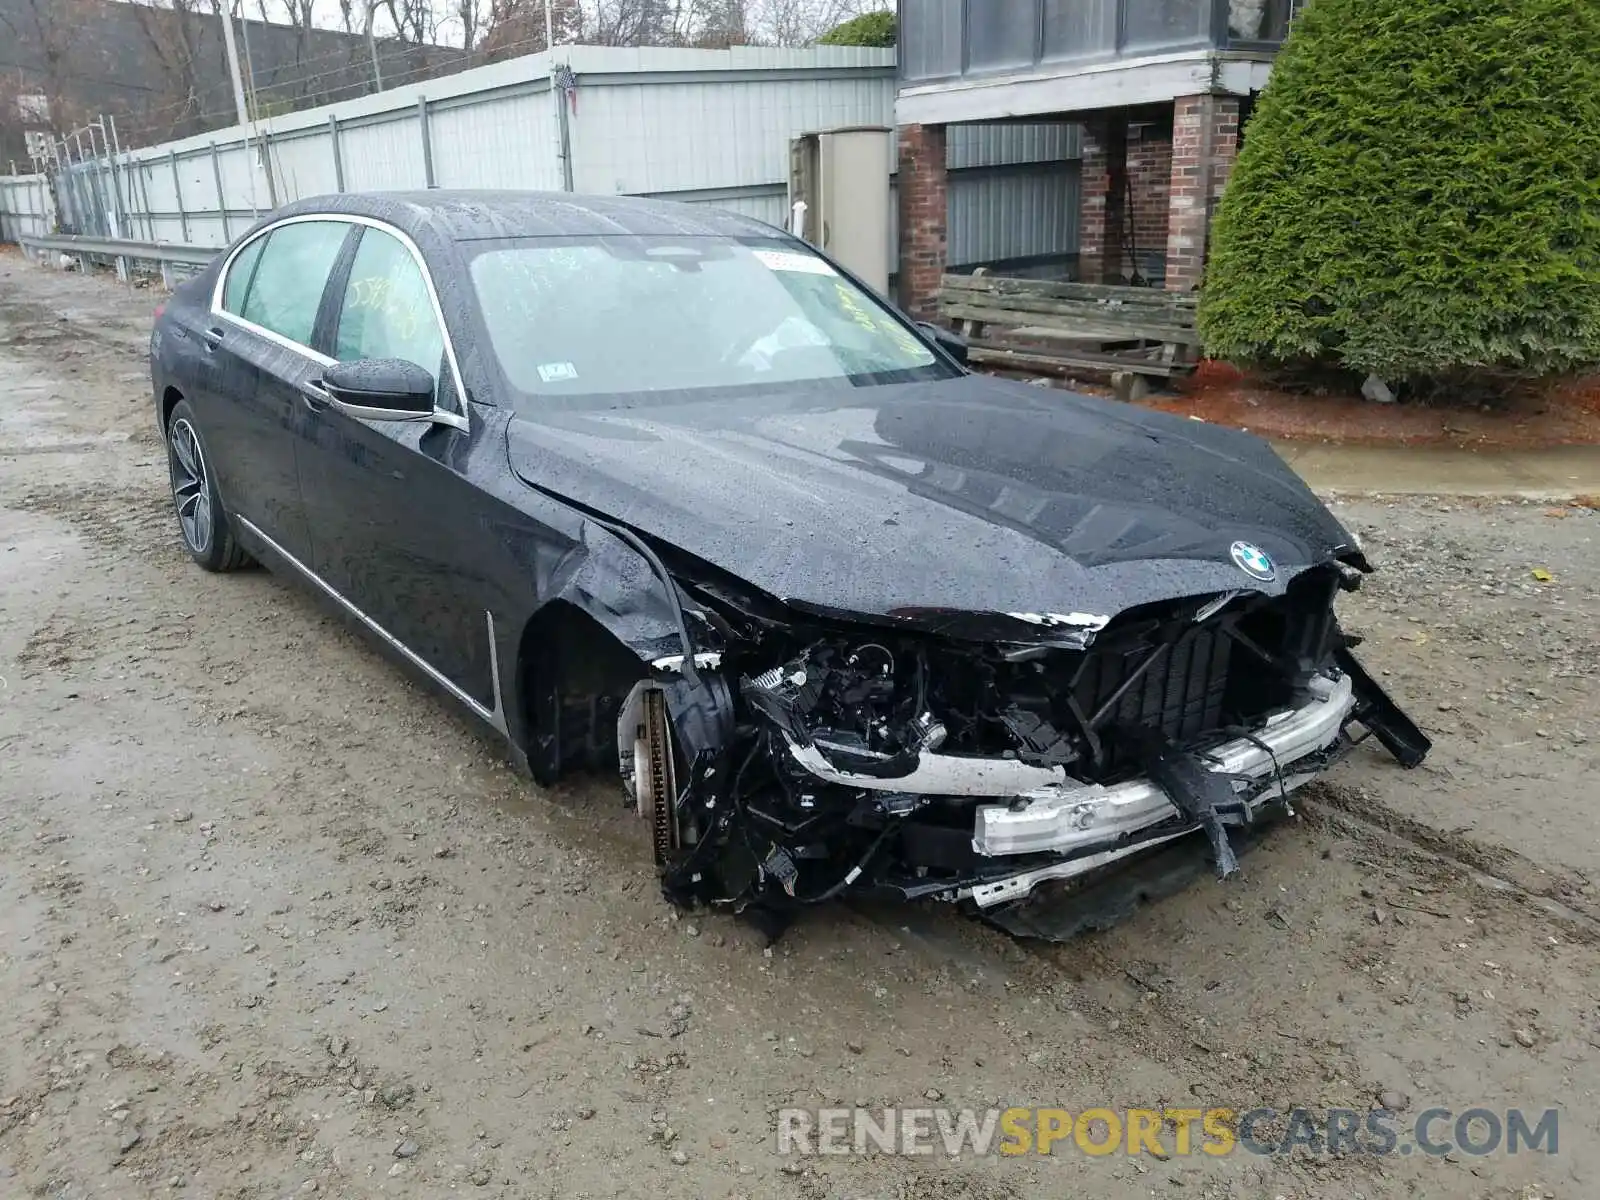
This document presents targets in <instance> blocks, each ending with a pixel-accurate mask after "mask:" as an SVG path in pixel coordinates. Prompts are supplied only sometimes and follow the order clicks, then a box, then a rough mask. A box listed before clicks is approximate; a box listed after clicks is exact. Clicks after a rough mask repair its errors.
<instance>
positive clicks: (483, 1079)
mask: <svg viewBox="0 0 1600 1200" xmlns="http://www.w3.org/2000/svg"><path fill="white" fill-rule="evenodd" d="M155 299H156V297H155V294H154V293H152V292H143V291H130V290H128V289H125V288H123V287H120V286H118V285H116V284H114V283H111V282H109V281H105V280H101V279H85V278H82V277H79V276H76V275H63V274H58V273H55V272H51V271H46V270H44V269H41V268H35V267H32V266H29V265H27V264H25V263H24V262H22V260H20V259H19V258H17V257H15V256H14V255H11V256H3V257H0V385H3V394H4V396H5V400H4V401H3V402H0V799H3V803H0V897H3V901H4V903H3V905H0V1046H3V1047H4V1048H3V1050H0V1195H4V1196H12V1195H16V1196H40V1197H44V1196H48V1197H55V1198H60V1200H73V1198H77V1197H88V1196H108V1197H128V1198H133V1197H146V1196H166V1195H172V1194H182V1195H191V1196H206V1197H241V1198H251V1200H255V1198H260V1200H267V1198H269V1197H270V1198H276V1197H283V1196H289V1195H294V1194H301V1193H308V1192H321V1193H326V1194H329V1195H333V1196H373V1195H380V1194H381V1195H395V1196H415V1197H434V1196H444V1195H447V1194H454V1193H456V1192H461V1193H464V1194H467V1195H483V1196H493V1197H506V1198H513V1197H515V1198H522V1197H563V1198H565V1197H602V1196H607V1197H609V1196H626V1197H634V1196H637V1197H646V1196H650V1197H696V1198H699V1197H728V1196H750V1197H757V1196H759V1197H767V1196H773V1197H795V1198H799V1200H822V1198H824V1197H836V1196H850V1197H867V1196H872V1197H906V1198H912V1197H915V1198H917V1200H925V1198H932V1200H956V1198H959V1197H976V1198H1001V1197H1034V1196H1039V1197H1045V1196H1050V1197H1059V1196H1065V1195H1079V1194H1094V1195H1097V1196H1105V1197H1111V1198H1113V1200H1121V1198H1130V1200H1131V1198H1133V1197H1139V1198H1148V1197H1185V1198H1193V1197H1224V1196H1226V1197H1241V1198H1244V1197H1284V1198H1285V1200H1298V1198H1304V1197H1339V1198H1341V1200H1349V1198H1351V1197H1358V1196H1359V1197H1377V1196H1406V1197H1422V1196H1437V1197H1495V1198H1502V1197H1503V1198H1507V1200H1510V1198H1517V1200H1532V1198H1535V1197H1557V1196H1559V1197H1579V1196H1588V1195H1593V1185H1592V1184H1590V1185H1587V1186H1586V1185H1584V1184H1582V1182H1581V1181H1582V1180H1583V1179H1585V1178H1590V1177H1591V1176H1593V1175H1594V1174H1595V1173H1596V1170H1597V1169H1600V1148H1597V1147H1596V1145H1595V1142H1594V1138H1593V1133H1592V1129H1593V1122H1592V1120H1590V1118H1589V1116H1588V1114H1589V1112H1590V1111H1591V1110H1590V1109H1589V1107H1588V1106H1589V1104H1591V1103H1593V1102H1594V1100H1595V1098H1596V1087H1597V1082H1600V1072H1597V1070H1596V1066H1595V1056H1596V1049H1597V1047H1600V936H1597V935H1600V893H1597V892H1596V888H1595V885H1594V883H1593V882H1592V880H1594V878H1595V873H1596V870H1597V869H1600V843H1597V840H1596V837H1595V829H1596V817H1595V807H1594V798H1595V794H1596V793H1595V789H1594V786H1593V784H1592V782H1590V780H1591V779H1592V777H1593V772H1594V769H1595V767H1596V752H1597V747H1600V703H1597V696H1596V686H1597V685H1596V682H1595V680H1596V668H1597V665H1600V553H1597V549H1596V538H1597V536H1600V514H1596V513H1594V512H1591V511H1588V510H1583V509H1556V510H1549V509H1545V508H1542V507H1528V506H1519V505H1505V506H1500V505H1493V504H1472V505H1466V504H1462V503H1459V502H1440V501H1427V500H1423V501H1417V500H1408V501H1405V502H1403V503H1399V502H1397V503H1387V502H1385V501H1383V500H1381V499H1371V498H1365V499H1355V498H1349V499H1345V500H1343V501H1341V508H1340V511H1341V513H1342V515H1343V516H1345V517H1346V518H1347V519H1348V520H1349V521H1350V522H1351V523H1352V524H1353V525H1354V526H1355V527H1357V528H1358V529H1359V530H1360V531H1361V533H1362V534H1363V535H1364V537H1365V538H1366V540H1367V542H1368V547H1369V550H1370V552H1371V553H1372V555H1373V556H1374V557H1375V558H1376V559H1378V560H1380V561H1381V563H1382V564H1383V566H1384V568H1385V570H1384V572H1383V573H1382V574H1380V575H1379V576H1377V577H1376V578H1375V579H1373V580H1371V581H1369V582H1370V585H1371V586H1369V587H1368V588H1366V589H1365V590H1363V592H1362V593H1360V594H1359V595H1358V596H1355V597H1352V598H1351V600H1350V602H1349V603H1348V605H1347V612H1348V621H1349V624H1350V625H1351V626H1352V627H1353V628H1354V629H1356V630H1358V631H1360V632H1362V633H1364V634H1366V635H1367V637H1368V639H1369V644H1368V646H1367V648H1366V650H1365V651H1364V653H1365V655H1366V657H1367V659H1368V661H1369V663H1370V664H1372V665H1373V666H1375V667H1378V668H1381V669H1382V671H1383V673H1384V675H1385V676H1386V677H1387V682H1388V683H1389V684H1390V685H1391V686H1392V687H1393V690H1394V691H1395V693H1396V694H1397V696H1399V697H1401V698H1402V699H1403V700H1404V701H1405V702H1406V703H1407V704H1408V705H1409V706H1410V708H1411V709H1412V711H1413V712H1414V713H1415V715H1417V716H1418V717H1419V718H1421V719H1422V720H1423V721H1424V723H1425V724H1427V725H1428V726H1429V727H1430V728H1431V729H1432V730H1434V731H1436V732H1437V734H1438V747H1437V750H1436V752H1435V754H1434V756H1433V758H1432V759H1431V760H1430V762H1429V763H1428V765H1427V766H1426V767H1425V768H1423V769H1422V770H1420V771H1417V772H1412V773H1405V772H1401V771H1400V770H1398V769H1397V768H1396V767H1395V766H1394V765H1393V764H1392V763H1390V762H1389V761H1388V760H1387V759H1386V758H1384V757H1383V756H1381V755H1380V754H1378V753H1376V752H1372V753H1368V752H1367V751H1366V750H1365V749H1364V750H1362V751H1361V752H1359V753H1358V755H1357V756H1356V758H1355V759H1353V760H1352V761H1351V762H1350V763H1348V764H1346V765H1344V766H1343V767H1341V768H1340V769H1339V770H1338V771H1337V772H1336V773H1335V774H1334V775H1333V776H1332V778H1331V780H1330V781H1329V782H1328V783H1327V784H1326V785H1319V786H1318V787H1316V788H1313V789H1308V790H1307V792H1305V793H1303V794H1302V795H1303V796H1304V799H1303V800H1302V801H1300V802H1298V803H1297V807H1298V808H1299V817H1298V819H1296V820H1294V821H1291V822H1285V823H1284V824H1282V825H1281V826H1279V827H1278V828H1276V829H1275V830H1274V831H1273V832H1272V833H1271V834H1270V835H1269V836H1268V837H1267V838H1266V840H1265V842H1264V844H1263V845H1261V846H1260V847H1259V848H1257V849H1256V850H1255V851H1253V852H1252V853H1251V854H1250V855H1249V856H1247V858H1246V863H1245V867H1246V869H1245V872H1244V876H1243V878H1242V879H1239V880H1235V881H1232V882H1230V883H1228V884H1226V885H1224V884H1220V883H1217V882H1215V881H1214V880H1210V879H1206V880H1202V881H1201V882H1199V883H1198V884H1197V885H1196V886H1194V887H1192V888H1190V889H1188V890H1187V891H1185V892H1183V893H1182V894H1180V895H1178V896H1176V897H1174V898H1172V899H1169V900H1166V901H1164V902H1161V903H1158V904H1154V905H1151V906H1149V907H1147V908H1144V909H1142V910H1141V911H1139V912H1138V913H1137V914H1135V915H1134V916H1132V917H1131V918H1130V919H1128V920H1127V921H1125V922H1123V923H1122V924H1121V925H1119V926H1118V927H1117V928H1115V929H1113V930H1111V931H1109V932H1107V933H1102V934H1096V935H1091V936H1087V937H1084V938H1081V939H1079V940H1077V941H1075V942H1073V943H1071V944H1069V945H1066V946H1040V945H1038V944H1030V943H1019V942H1015V941H1012V940H1010V939H1008V938H1006V937H1004V936H1002V935H1000V934H998V933H996V932H994V931H992V930H990V929H987V928H985V927H982V926H980V925H978V924H975V923H973V922H971V921H968V920H965V919H963V918H961V917H959V916H958V915H956V914H954V913H952V912H949V911H948V910H944V909H940V908H919V909H909V910H870V911H869V910H864V909H860V908H846V907H843V906H838V907H832V908H828V909H826V910H822V911H818V912H817V913H815V914H814V915H812V916H811V917H810V919H809V920H807V921H806V922H804V923H802V924H801V925H800V926H799V927H798V928H796V929H795V930H793V931H792V932H791V934H790V935H788V936H787V937H786V938H785V939H784V940H783V941H782V942H780V943H779V944H778V945H777V946H776V947H775V948H774V949H773V950H772V951H771V952H770V953H765V952H763V950H762V948H761V945H760V944H759V943H758V942H757V941H756V940H755V939H754V937H753V935H752V934H751V933H750V932H749V931H747V930H745V929H744V928H743V927H741V926H739V925H737V924H735V923H732V922H730V921H726V920H724V919H722V918H720V917H715V916H704V917H697V918H684V919H679V918H678V917H676V916H675V915H674V914H673V913H672V912H670V911H669V910H668V909H667V908H665V907H664V906H663V904H662V902H661V901H660V899H659V898H658V895H657V893H656V889H655V887H654V884H653V881H652V877H651V872H650V868H649V849H648V843H647V838H646V831H645V830H644V829H643V828H642V827H640V826H638V825H637V824H636V823H635V822H634V821H633V820H632V819H630V818H629V817H628V816H627V815H626V814H625V813H624V812H623V811H622V810H621V807H620V805H619V804H618V803H617V795H616V793H615V790H614V789H608V788H606V787H604V786H602V785H600V784H583V785H580V786H575V787H572V788H568V789H562V790H558V791H553V792H545V793H541V792H540V791H539V790H538V789H536V788H534V787H533V786H532V785H530V784H528V783H527V782H525V781H523V780H521V779H519V778H516V777H515V776H514V775H513V774H512V773H511V772H510V771H509V770H508V769H507V768H506V767H505V765H504V764H503V763H502V762H501V761H500V760H499V759H498V758H497V757H496V756H495V754H494V753H493V751H492V749H491V748H490V747H489V746H488V745H486V743H484V742H483V741H482V740H480V739H479V737H478V736H477V735H476V733H475V732H474V731H473V730H472V729H470V728H468V727H467V726H466V725H465V724H463V723H462V722H461V721H459V720H458V719H457V718H456V717H455V716H454V715H453V713H452V711H451V710H450V708H449V707H447V705H446V704H445V703H443V702H442V701H440V700H438V699H436V698H435V697H433V696H431V695H429V694H426V693H424V692H422V691H420V690H418V689H415V688H413V687H412V686H410V685H409V684H408V683H407V682H406V681H405V678H404V677H403V676H402V675H401V673H400V672H399V671H397V670H396V669H395V668H394V667H393V666H391V665H390V664H389V663H388V662H387V661H386V660H384V659H383V658H381V657H380V656H379V655H378V654H377V653H375V652H374V651H373V650H372V649H371V648H370V647H369V646H368V645H367V644H366V643H365V642H363V641H362V640H360V639H359V638H357V637H356V636H354V635H353V634H352V633H350V632H349V631H348V630H347V628H346V627H345V625H344V624H343V623H342V622H341V621H340V620H339V619H337V618H336V617H334V616H332V615H330V614H329V613H328V612H327V611H326V610H325V609H323V608H321V607H319V605H318V604H317V603H315V602H314V601H313V600H312V599H311V598H310V597H309V596H308V595H307V594H306V593H305V592H303V591H301V590H300V589H298V588H297V587H295V586H292V585H290V584H288V583H286V582H285V581H283V580H281V579H279V578H276V577H274V576H272V575H270V574H268V573H266V572H264V571H259V570H258V571H249V572H244V573H241V574H237V575H233V576H228V577H215V576H209V575H205V574H204V573H202V572H200V571H199V570H198V569H196V568H195V567H193V566H192V564H190V563H189V561H188V560H187V558H186V557H185V556H184V555H183V554H182V553H181V551H180V549H179V546H178V542H177V538H176V530H175V525H174V522H173V520H172V518H171V515H170V509H169V502H168V497H167V494H166V481H165V473H164V465H163V459H162V455H161V451H160V447H159V445H158V442H157V439H156V436H155V432H154V430H153V428H152V425H151V412H150V404H149V397H148V386H147V382H146V376H145V372H144V366H143V345H144V340H145V337H146V334H147V331H148V326H149V313H150V310H151V308H152V307H153V306H154V303H155ZM1536 569H1537V570H1538V571H1540V572H1541V573H1544V572H1548V574H1549V575H1550V577H1551V578H1550V581H1549V582H1541V581H1540V580H1539V579H1538V578H1536V577H1535V575H1534V571H1535V570H1536ZM1380 1097H1383V1098H1385V1100H1386V1101H1387V1102H1388V1103H1390V1104H1396V1105H1399V1106H1401V1107H1403V1109H1404V1110H1405V1114H1406V1115H1415V1114H1416V1113H1417V1112H1419V1111H1421V1110H1422V1109H1424V1108H1427V1107H1430V1106H1434V1105H1438V1106H1442V1107H1448V1108H1451V1109H1454V1110H1456V1111H1461V1110H1465V1109H1468V1108H1472V1107H1476V1106H1483V1107H1489V1108H1498V1109H1504V1108H1506V1107H1508V1106H1522V1107H1525V1108H1530V1109H1533V1110H1536V1111H1542V1110H1543V1109H1545V1108H1546V1107H1550V1106H1557V1107H1560V1108H1561V1110H1562V1117H1563V1126H1564V1127H1563V1128H1562V1130H1561V1135H1562V1136H1561V1140H1560V1152H1559V1154H1557V1155H1556V1156H1554V1157H1551V1156H1546V1155H1542V1154H1527V1153H1525V1154H1522V1155H1517V1156H1510V1155H1504V1154H1498V1155H1490V1156H1485V1157H1475V1156H1473V1155H1470V1154H1466V1153H1462V1152H1457V1153H1454V1154H1451V1155H1450V1156H1448V1157H1444V1158H1435V1157H1431V1156H1423V1155H1411V1156H1393V1157H1374V1156H1370V1155H1358V1156H1343V1157H1332V1158H1328V1157H1315V1156H1311V1155H1308V1154H1306V1153H1304V1152H1301V1153H1298V1154H1295V1155H1292V1156H1278V1157H1261V1156H1256V1155H1252V1154H1248V1153H1243V1152H1236V1153H1235V1154H1233V1155H1230V1156H1227V1157H1222V1158H1209V1157H1205V1156H1198V1155H1196V1156H1189V1157H1181V1156H1173V1157H1171V1158H1169V1159H1165V1160H1163V1159H1157V1158H1153V1157H1142V1158H1138V1159H1133V1158H1129V1157H1126V1156H1124V1155H1111V1156H1107V1157H1093V1156H1089V1155H1086V1154H1083V1153H1080V1152H1078V1151H1076V1150H1068V1151H1066V1152H1058V1153H1057V1154H1056V1155H1054V1156H1052V1157H1047V1158H1041V1157H1038V1156H1027V1157H1023V1158H1019V1159H1006V1160H996V1159H961V1160H956V1161H950V1160H948V1159H946V1158H944V1157H943V1156H940V1157H938V1158H924V1159H916V1158H903V1157H884V1156H879V1157H871V1158H865V1159H837V1158H831V1159H806V1160H796V1159H793V1158H782V1157H779V1156H778V1154H777V1152H776V1144H775V1138H774V1134H773V1129H774V1126H773V1117H772V1113H773V1111H774V1110H776V1109H777V1108H779V1107H784V1106H789V1105H797V1106H817V1105H823V1104H830V1103H843V1104H854V1103H858V1102H859V1103H867V1104H873V1105H881V1104H904V1105H928V1104H931V1103H935V1102H937V1103H939V1104H942V1105H951V1106H955V1107H963V1106H977V1107H987V1106H990V1105H994V1104H1000V1105H1008V1104H1032V1103H1038V1104H1053V1105H1062V1106H1065V1107H1067V1108H1069V1109H1072V1110H1075V1111H1076V1110H1080V1109H1082V1108H1084V1107H1088V1106H1094V1105H1113V1106H1114V1105H1153V1106H1161V1105H1168V1106H1171V1105H1178V1106H1187V1105H1193V1106H1201V1105H1211V1104H1215V1105H1226V1106H1233V1107H1236V1108H1240V1109H1246V1108H1251V1107H1255V1106H1258V1105H1264V1106H1271V1107H1275V1108H1278V1109H1288V1108H1291V1107H1293V1106H1295V1105H1309V1106H1348V1107H1353V1108H1357V1109H1361V1110H1365V1109H1368V1108H1371V1107H1373V1106H1374V1105H1375V1104H1376V1103H1378V1100H1379V1098H1380Z"/></svg>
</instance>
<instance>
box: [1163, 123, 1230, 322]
mask: <svg viewBox="0 0 1600 1200" xmlns="http://www.w3.org/2000/svg"><path fill="white" fill-rule="evenodd" d="M1238 156H1239V98H1238V97H1237V96H1181V97H1179V98H1178V99H1177V100H1176V101H1174V102H1173V111H1172V194H1171V206H1172V207H1171V211H1170V213H1169V214H1168V217H1167V290H1168V291H1169V292H1191V291H1193V290H1194V289H1195V288H1197V287H1199V286H1200V281H1201V278H1202V277H1203V275H1204V273H1205V263H1206V243H1207V240H1208V238H1209V236H1210V233H1211V217H1212V214H1213V213H1214V212H1215V211H1216V206H1217V200H1218V199H1220V198H1221V196H1222V189H1223V188H1224V187H1225V186H1227V182H1228V176H1229V175H1230V174H1232V173H1233V163H1234V160H1235V159H1236V158H1237V157H1238Z"/></svg>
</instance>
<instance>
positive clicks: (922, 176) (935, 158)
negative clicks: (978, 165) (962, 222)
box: [899, 125, 950, 318]
mask: <svg viewBox="0 0 1600 1200" xmlns="http://www.w3.org/2000/svg"><path fill="white" fill-rule="evenodd" d="M945 154H946V150H945V127H944V126H943V125H902V126H901V127H900V182H899V191H900V194H899V204H900V286H899V292H900V307H901V308H903V309H905V310H906V311H907V312H909V313H911V314H912V315H913V316H916V317H921V318H931V317H933V316H934V315H935V313H936V311H937V308H938V296H939V284H940V280H941V277H942V276H943V275H944V267H945V249H946V238H947V229H946V224H947V222H948V220H949V204H950V193H949V180H948V176H947V173H946V169H945V168H946V161H945Z"/></svg>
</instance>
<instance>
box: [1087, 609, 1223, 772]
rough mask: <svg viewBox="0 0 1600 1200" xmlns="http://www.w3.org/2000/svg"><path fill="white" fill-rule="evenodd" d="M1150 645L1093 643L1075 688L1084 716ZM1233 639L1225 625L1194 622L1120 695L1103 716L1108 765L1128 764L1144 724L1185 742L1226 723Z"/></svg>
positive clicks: (1146, 653) (1120, 766) (1112, 768)
mask: <svg viewBox="0 0 1600 1200" xmlns="http://www.w3.org/2000/svg"><path fill="white" fill-rule="evenodd" d="M1151 649H1152V647H1151V646H1149V645H1148V644H1144V645H1138V646H1133V647H1129V648H1128V649H1126V650H1119V649H1113V648H1110V647H1107V648H1105V649H1103V650H1091V651H1090V652H1089V656H1088V661H1087V662H1086V663H1085V664H1084V669H1083V674H1082V675H1081V676H1080V677H1079V679H1078V683H1077V687H1076V688H1075V689H1074V691H1073V695H1074V697H1075V698H1076V699H1077V702H1078V705H1079V709H1080V711H1081V712H1082V713H1083V715H1084V716H1085V717H1092V716H1093V715H1094V714H1095V713H1097V712H1099V711H1100V709H1101V708H1102V707H1103V706H1104V705H1105V704H1106V702H1107V701H1109V700H1110V699H1111V698H1112V697H1113V696H1115V695H1116V693H1117V689H1118V688H1120V687H1121V686H1122V685H1123V684H1124V683H1125V682H1126V681H1127V679H1128V677H1129V676H1130V675H1132V674H1133V673H1134V672H1135V671H1137V670H1138V668H1139V666H1140V664H1141V663H1143V662H1144V661H1145V660H1146V659H1147V658H1148V657H1149V655H1150V652H1151ZM1232 650H1233V640H1232V639H1231V638H1229V637H1228V636H1227V635H1226V634H1224V633H1222V632H1221V631H1220V630H1218V629H1216V628H1214V627H1210V626H1206V625H1197V626H1195V627H1193V628H1191V629H1188V630H1186V631H1184V633H1183V634H1182V635H1181V636H1180V637H1179V638H1178V639H1177V640H1176V641H1175V642H1173V643H1172V644H1171V646H1170V647H1169V648H1168V649H1167V650H1166V651H1164V652H1163V653H1162V654H1161V656H1160V657H1159V658H1157V659H1156V660H1155V662H1154V663H1153V664H1151V666H1150V667H1148V668H1147V669H1146V670H1145V671H1144V673H1143V674H1142V675H1140V676H1139V678H1138V679H1137V680H1136V681H1135V682H1134V683H1133V684H1132V686H1130V687H1129V688H1128V690H1127V691H1126V692H1124V693H1123V694H1122V696H1121V697H1120V698H1118V699H1117V701H1116V703H1115V705H1114V706H1113V707H1112V709H1111V710H1110V712H1109V713H1108V714H1107V715H1106V716H1105V718H1104V719H1103V722H1104V723H1103V724H1102V725H1101V726H1100V728H1101V730H1102V739H1101V740H1102V744H1103V748H1104V751H1105V759H1104V761H1103V762H1102V764H1101V768H1102V770H1103V771H1110V772H1117V771H1119V770H1121V769H1123V768H1126V767H1128V766H1129V765H1131V764H1132V763H1133V762H1134V760H1135V755H1136V753H1137V749H1136V742H1137V738H1136V737H1134V736H1130V735H1131V734H1133V733H1134V732H1135V731H1137V730H1140V729H1159V730H1160V731H1161V732H1162V733H1163V734H1165V735H1166V736H1167V737H1168V738H1170V739H1171V740H1172V741H1175V742H1179V743H1187V742H1192V741H1194V740H1195V739H1196V738H1197V737H1199V736H1200V735H1201V734H1204V733H1209V732H1211V731H1212V730H1214V729H1216V728H1218V727H1219V726H1220V725H1221V724H1222V723H1223V712H1224V705H1225V701H1226V699H1227V693H1228V669H1229V666H1230V665H1231V663H1232Z"/></svg>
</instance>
